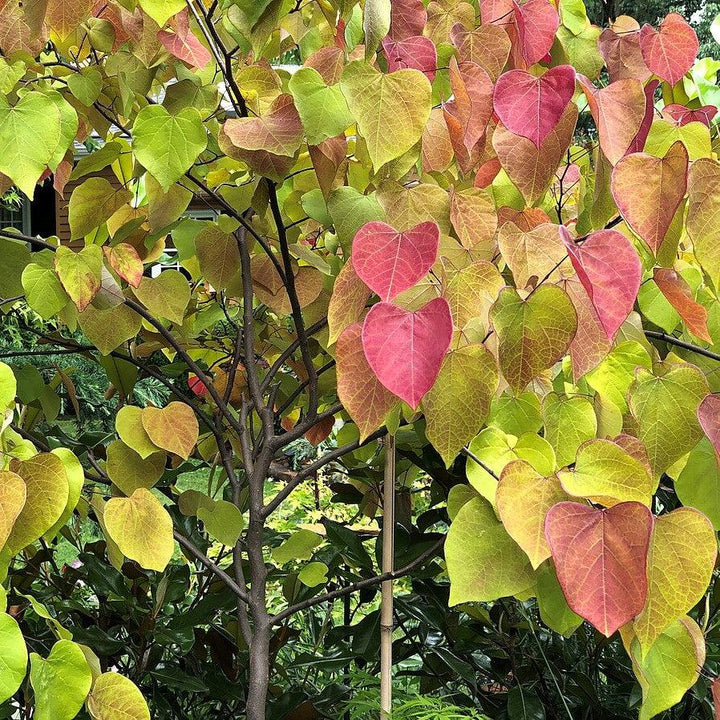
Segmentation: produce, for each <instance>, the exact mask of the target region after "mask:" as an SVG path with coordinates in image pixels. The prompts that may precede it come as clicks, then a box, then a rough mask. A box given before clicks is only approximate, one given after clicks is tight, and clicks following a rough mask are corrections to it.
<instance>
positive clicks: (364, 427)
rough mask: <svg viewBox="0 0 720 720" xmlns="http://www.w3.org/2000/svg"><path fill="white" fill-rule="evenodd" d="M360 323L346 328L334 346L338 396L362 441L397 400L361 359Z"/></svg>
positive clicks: (363, 353)
mask: <svg viewBox="0 0 720 720" xmlns="http://www.w3.org/2000/svg"><path fill="white" fill-rule="evenodd" d="M362 327H363V326H362V323H355V324H353V325H349V326H348V327H346V328H345V330H344V331H343V332H342V334H341V335H340V337H339V338H338V341H337V345H336V346H335V362H336V363H337V378H338V380H337V382H338V397H339V398H340V402H342V404H343V407H344V408H345V409H346V410H347V411H348V413H349V415H350V417H351V418H352V419H353V420H354V422H355V424H356V425H357V426H358V430H359V431H360V439H361V440H364V439H365V438H366V437H367V436H368V435H369V434H370V433H372V432H374V431H375V430H377V429H378V428H379V427H380V426H381V425H382V424H383V423H384V422H385V417H386V415H387V414H388V413H389V412H390V410H392V409H393V407H394V406H395V405H396V404H397V402H398V399H397V397H396V396H395V395H393V394H392V393H391V392H390V391H389V390H388V389H387V388H385V387H384V386H383V385H382V383H381V382H380V381H379V380H378V379H377V378H376V377H375V373H373V371H372V369H371V368H370V366H369V365H368V361H367V360H366V358H365V351H364V350H363V344H362Z"/></svg>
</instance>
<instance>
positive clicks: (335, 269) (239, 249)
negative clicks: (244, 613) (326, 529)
mask: <svg viewBox="0 0 720 720" xmlns="http://www.w3.org/2000/svg"><path fill="white" fill-rule="evenodd" d="M0 48H1V49H2V58H0V90H1V91H2V92H1V94H0V147H2V153H0V173H1V175H0V178H1V179H2V183H3V184H4V187H6V188H7V187H10V186H16V187H17V188H19V189H20V190H21V191H22V192H23V193H24V194H25V195H27V196H28V197H30V198H31V197H32V196H33V194H34V191H35V188H36V185H37V184H38V183H43V182H50V180H48V178H49V177H50V176H52V183H53V185H54V188H55V190H56V191H57V193H59V195H61V196H62V195H63V193H66V194H67V195H68V196H69V228H70V238H71V239H72V243H71V244H69V245H68V244H60V243H59V241H58V238H54V237H51V238H46V239H45V240H46V241H45V242H41V241H38V240H35V241H32V240H30V243H29V244H28V238H21V237H13V235H12V232H9V231H3V233H2V239H1V240H0V245H1V248H0V252H1V253H2V255H1V257H2V266H3V267H2V273H0V296H2V297H3V298H4V299H6V300H7V303H6V304H5V305H4V306H3V307H4V309H5V310H6V311H10V310H11V309H12V308H14V307H17V306H19V305H21V304H26V305H27V306H29V308H30V309H31V310H32V311H34V312H35V313H37V315H39V316H40V317H41V318H43V319H44V320H47V321H50V322H52V323H54V324H55V326H56V327H57V333H56V335H55V341H56V342H57V343H59V344H61V345H62V343H63V342H65V343H66V345H65V347H70V348H71V347H72V346H68V345H67V343H68V342H69V341H68V340H67V338H69V337H70V333H71V332H79V333H82V335H83V336H84V338H85V339H86V342H87V343H89V349H88V348H85V349H84V352H90V353H91V355H92V356H93V357H96V358H97V359H98V362H99V363H100V364H101V365H102V367H104V368H105V369H106V371H107V373H108V377H109V378H110V380H111V382H112V383H113V385H114V387H115V391H116V392H117V394H118V396H119V398H120V400H121V403H122V407H121V409H120V410H119V412H118V413H117V419H116V434H117V437H115V438H112V439H111V441H109V442H108V444H107V446H106V447H105V449H104V460H102V461H101V462H100V464H99V465H98V463H97V462H96V461H94V460H93V462H92V463H89V462H88V457H87V455H86V453H85V451H84V450H83V449H82V448H78V447H76V448H74V452H71V451H70V450H69V449H66V448H62V447H57V448H53V449H51V448H44V447H42V445H40V444H39V443H38V442H34V441H33V437H32V435H28V431H30V430H32V423H33V422H34V420H33V418H37V416H38V414H40V417H43V416H45V417H49V416H51V415H52V412H53V410H52V407H51V405H52V403H49V402H47V392H50V391H49V390H48V391H46V390H45V389H43V390H42V392H40V393H38V394H37V395H36V396H34V397H32V398H30V399H28V398H27V393H22V392H20V393H19V392H18V387H17V383H16V378H15V375H14V374H13V371H12V368H11V367H9V366H6V365H2V366H0V380H1V383H0V390H1V394H0V400H1V404H2V408H3V412H4V418H5V420H4V423H3V431H2V446H3V456H2V457H3V460H2V462H3V469H2V483H1V484H0V493H1V496H0V505H1V506H2V511H3V512H2V513H0V546H2V548H3V551H2V558H3V567H4V568H5V570H6V569H7V567H8V564H9V562H10V561H11V559H12V558H13V557H14V556H16V555H17V554H19V553H27V552H28V548H29V547H32V546H33V545H34V544H36V543H37V542H39V540H40V539H41V538H44V541H46V542H52V540H53V538H54V537H56V535H57V534H58V533H59V532H62V527H63V526H64V524H65V523H66V522H67V521H68V519H69V518H70V516H71V515H72V513H73V512H81V513H85V514H87V513H92V514H93V515H94V516H95V517H96V518H97V520H98V522H99V523H100V525H101V527H102V530H103V532H104V533H105V537H106V539H107V553H108V556H109V561H110V562H112V563H114V564H122V562H123V559H124V558H127V559H129V560H131V561H135V562H137V563H138V564H139V565H141V566H142V567H143V568H146V569H150V570H155V571H158V572H162V571H163V570H164V569H165V568H166V566H167V565H168V563H169V562H171V561H172V558H173V555H174V554H175V553H176V545H175V540H174V522H173V515H172V514H171V513H170V512H169V511H168V508H167V505H168V504H172V505H173V506H174V505H178V507H179V511H180V513H181V514H183V515H185V516H193V517H194V516H197V517H198V518H199V519H200V520H201V521H202V523H203V524H204V528H205V530H206V531H207V532H208V533H209V535H210V536H211V538H212V539H214V540H215V541H216V542H218V543H222V544H224V545H231V546H232V545H236V544H238V542H239V540H241V538H243V537H244V536H245V533H246V531H245V530H244V520H243V513H244V512H245V510H246V505H245V504H244V503H245V500H244V499H243V496H242V494H241V493H238V494H236V495H234V496H232V497H231V496H229V495H226V496H225V498H226V499H223V495H222V493H221V495H220V496H214V497H210V496H209V495H206V494H204V493H201V492H198V491H188V492H189V493H190V494H188V492H186V493H183V494H182V495H179V496H178V494H177V493H175V492H174V491H173V490H172V488H171V489H170V490H169V491H168V492H166V493H165V494H164V495H163V496H162V497H163V502H161V501H160V499H159V495H158V493H156V492H154V490H153V488H154V487H155V485H156V484H157V483H158V481H159V480H160V478H161V477H162V476H163V474H164V473H165V472H166V470H167V469H169V468H171V467H173V466H177V465H178V464H179V463H181V462H182V461H183V460H187V459H188V458H192V457H195V458H198V459H204V460H207V461H208V462H211V461H212V458H213V457H215V455H216V453H217V452H218V448H219V447H220V445H219V444H224V443H225V442H227V441H229V442H230V445H231V447H232V448H233V450H234V452H235V455H234V458H235V459H234V460H233V459H231V460H230V461H229V462H230V464H229V467H226V470H227V472H228V473H230V472H231V471H232V470H233V464H234V466H235V467H236V466H238V465H239V463H240V461H239V458H240V457H241V456H243V453H246V452H247V448H246V446H245V445H243V440H242V439H243V437H246V436H247V434H248V433H249V434H251V435H252V434H253V433H256V432H257V427H258V425H257V422H258V414H260V415H262V413H267V412H269V413H270V416H271V419H272V417H273V416H274V417H276V418H277V419H279V420H281V422H282V427H283V428H285V430H286V431H287V433H288V436H292V433H293V429H294V428H297V427H300V425H299V423H301V422H302V420H303V418H307V417H310V418H313V417H315V415H316V414H317V413H318V409H319V411H320V414H322V412H325V417H324V418H323V422H321V423H320V424H319V425H318V426H316V427H315V428H314V429H313V436H312V437H313V438H314V439H315V441H318V440H322V439H323V438H325V437H327V436H328V434H329V433H330V432H331V430H332V427H333V422H340V423H342V424H344V428H343V432H344V437H345V438H347V439H349V440H353V439H354V440H355V445H354V447H357V446H358V444H360V443H362V442H363V441H364V440H365V439H366V438H370V439H371V440H373V441H374V439H375V438H376V437H377V435H378V433H377V431H378V430H380V431H381V432H384V431H388V432H390V433H395V432H396V431H398V428H400V427H401V426H402V427H403V428H404V429H405V430H410V431H412V432H414V433H416V435H417V437H419V438H420V439H421V441H422V442H429V443H430V444H432V446H433V447H434V448H435V450H436V451H437V452H438V453H439V454H440V456H441V457H442V458H443V460H444V461H445V463H446V464H447V465H448V466H449V465H451V464H453V463H457V462H458V456H459V455H461V454H464V455H465V456H466V462H467V478H468V482H469V486H458V487H456V488H454V489H453V491H452V492H451V493H450V496H449V498H448V511H449V513H450V516H451V517H452V525H451V527H450V530H449V534H448V537H447V542H446V544H445V555H446V560H447V570H448V574H449V578H450V583H451V596H450V601H451V603H452V604H459V603H472V602H477V601H494V600H496V599H498V598H501V597H505V596H516V597H518V598H529V597H532V596H536V597H537V599H538V603H539V606H540V611H541V613H542V617H543V620H544V621H545V623H546V624H547V625H548V626H550V627H551V628H552V629H554V630H555V631H557V632H559V633H562V634H564V635H568V634H570V633H572V632H574V630H575V629H577V627H578V626H579V625H580V623H582V621H583V620H585V621H587V622H588V623H590V624H591V625H592V626H594V627H595V628H596V629H597V630H598V631H599V632H600V633H603V634H604V635H607V636H610V635H612V634H613V633H615V632H617V631H619V632H620V633H621V636H622V640H623V643H624V645H625V648H626V650H627V652H628V654H629V655H630V658H631V659H632V664H633V667H634V669H635V672H636V675H637V678H638V681H639V683H640V685H641V687H642V695H643V701H642V708H641V710H640V717H641V718H650V717H652V716H653V715H655V714H657V713H659V712H661V711H663V710H664V709H666V708H668V707H670V706H672V705H673V704H675V703H677V702H678V701H679V700H680V699H681V698H682V696H683V695H684V693H685V692H686V691H687V690H688V689H689V688H690V687H691V686H692V685H693V684H694V683H695V681H696V679H697V677H698V673H699V671H700V669H701V668H702V666H703V662H704V655H705V649H704V638H703V630H702V629H701V627H700V625H699V624H698V622H697V620H698V619H699V617H698V614H697V612H696V611H694V612H693V609H694V608H695V606H696V605H697V604H698V602H699V601H700V600H701V599H702V598H703V596H704V594H705V592H706V590H707V587H708V584H709V582H710V579H711V576H712V573H713V568H714V565H715V559H716V535H715V533H716V530H718V529H720V470H719V469H718V455H717V453H718V452H719V451H720V401H719V400H718V399H717V397H716V396H715V395H714V394H713V393H714V392H715V391H718V390H720V374H718V373H717V372H716V371H717V363H718V362H719V361H720V358H718V356H717V355H715V353H716V352H717V351H718V349H720V347H716V345H718V346H720V303H719V302H718V295H717V293H718V291H719V290H720V251H719V250H718V247H720V246H719V245H718V233H719V232H720V226H719V224H718V222H719V221H718V218H719V217H720V163H719V162H718V161H717V160H716V158H715V144H716V139H717V132H716V126H715V125H714V116H715V113H716V108H715V107H713V106H709V105H707V104H705V103H704V97H705V95H704V93H707V88H708V86H711V85H712V79H711V78H708V77H707V71H706V69H705V68H704V66H701V61H697V62H696V54H697V50H698V42H697V38H696V36H695V33H694V32H693V30H692V29H691V28H690V26H689V25H688V24H687V22H686V21H685V20H684V19H683V18H682V17H680V16H679V15H677V14H675V13H670V14H668V15H667V17H666V18H665V19H664V20H663V21H662V22H661V23H660V24H659V26H658V27H651V26H649V25H645V26H643V27H639V26H638V25H637V23H635V22H634V21H633V20H632V19H631V18H628V17H620V18H617V19H616V21H615V22H614V24H613V25H612V26H611V27H609V28H604V29H602V28H598V27H595V26H594V25H592V24H591V23H590V22H589V20H588V18H587V15H586V13H585V8H584V6H583V4H582V2H581V0H559V1H556V0H526V2H518V1H517V0H473V1H469V0H431V1H430V2H425V1H421V0H364V2H358V0H318V1H317V2H308V3H305V2H300V1H298V2H295V0H252V1H245V0H240V1H236V2H229V1H226V0H220V1H219V2H218V1H217V0H215V2H213V3H212V4H210V3H207V4H205V5H203V4H198V3H196V2H192V1H189V2H188V3H187V4H186V3H185V2H184V1H183V0H137V2H135V1H134V0H107V2H102V3H98V4H97V5H94V4H93V3H92V2H87V1H83V0H81V1H78V0H50V2H49V3H40V2H34V1H33V0H31V1H29V2H28V1H26V2H23V3H19V2H17V0H2V2H0ZM286 53H290V57H294V58H299V63H300V64H301V67H291V68H288V67H287V66H286V65H281V64H280V63H279V60H278V58H280V57H281V56H283V55H285V54H286ZM78 143H88V147H91V148H92V149H93V152H90V153H89V154H85V155H84V156H82V157H80V158H78V156H77V153H76V152H75V148H77V146H78ZM108 178H110V180H109V179H108ZM111 180H112V181H111ZM71 187H72V191H71V192H68V188H71ZM193 197H195V198H196V199H197V198H201V199H204V201H205V203H206V204H207V205H209V206H210V207H212V208H214V209H215V210H216V211H217V213H218V216H217V218H216V219H214V220H204V221H200V220H192V219H187V217H185V212H186V209H187V208H188V205H189V204H190V202H191V200H192V199H193ZM169 246H174V248H175V249H176V251H177V259H178V261H179V264H180V266H181V269H182V272H180V271H179V270H177V269H167V268H165V269H161V271H160V272H153V273H150V272H148V271H149V270H150V269H151V268H153V267H154V266H157V265H158V263H159V259H160V258H161V256H162V254H163V251H164V249H165V248H166V247H169ZM243 318H244V319H243ZM241 321H242V322H244V325H243V333H242V334H243V335H244V337H245V339H247V338H248V337H250V343H251V345H250V346H249V347H250V349H251V350H253V347H254V353H255V354H254V357H253V356H251V355H248V354H245V355H243V354H242V353H240V354H239V355H237V356H236V355H234V353H235V347H234V343H233V338H232V337H230V336H229V335H228V330H227V328H228V327H229V326H232V325H234V324H236V323H237V322H241ZM63 338H65V339H64V340H63ZM308 338H309V340H308ZM253 342H254V343H255V344H254V346H253V345H252V343H253ZM300 350H302V355H303V357H302V358H300ZM155 352H161V353H165V354H166V355H167V357H168V358H170V359H171V360H173V361H174V362H175V363H178V364H179V366H180V367H181V368H184V371H187V370H192V375H191V377H190V379H189V381H188V384H189V390H188V387H187V386H185V387H181V388H180V389H178V385H177V384H176V383H171V385H170V387H171V389H172V390H173V392H174V394H175V398H174V399H173V401H172V402H171V403H170V404H168V405H167V406H166V407H164V408H156V407H145V408H142V409H141V408H140V407H139V406H137V405H135V404H133V403H132V386H133V383H134V381H135V378H136V377H137V368H138V367H141V368H142V360H143V359H144V358H149V357H151V356H152V354H153V353H155ZM233 358H235V360H236V361H237V360H238V359H242V360H243V363H242V364H240V365H239V366H237V362H236V365H232V363H230V362H229V361H231V360H232V359H233ZM278 363H279V364H278ZM229 364H230V368H229V369H228V365H229ZM275 364H278V365H277V367H276V366H275ZM278 371H280V375H278ZM162 377H163V376H162V375H161V378H162ZM175 377H178V375H176V376H175ZM252 378H254V379H255V380H254V381H253V380H252ZM278 378H280V379H281V380H282V382H280V383H279V384H277V385H275V384H273V382H271V381H275V380H278ZM165 379H167V378H165ZM265 381H267V382H265ZM270 388H272V394H271V395H268V392H269V389H270ZM188 393H189V394H188ZM23 398H24V399H23ZM248 398H251V399H252V403H254V405H248V402H249V400H248ZM267 398H269V399H267ZM266 399H267V401H266ZM221 400H224V403H222V407H221V405H220V401H221ZM258 403H260V404H261V405H262V403H265V405H263V406H262V407H261V405H258ZM313 403H314V405H315V406H314V407H313ZM219 407H220V410H219V409H218V408H219ZM228 407H229V409H228ZM29 408H30V409H32V412H28V409H29ZM248 408H249V409H248ZM218 418H219V420H218ZM253 418H254V421H255V424H253ZM216 421H217V422H216ZM220 421H223V422H225V425H224V426H223V425H222V424H221V423H220ZM351 449H352V448H351ZM77 456H79V457H80V460H82V462H81V461H80V460H79V459H78V457H77ZM90 457H92V456H90ZM223 457H225V456H223ZM245 462H246V463H247V462H248V459H247V457H246V458H245ZM671 481H672V482H671ZM661 482H662V483H664V484H666V485H673V486H674V491H675V493H676V494H677V496H678V498H679V499H680V501H681V502H682V504H683V506H684V507H681V508H679V509H676V510H674V511H673V512H665V511H664V510H663V507H662V505H661V504H660V503H658V502H654V497H655V493H656V491H657V489H658V486H659V484H660V483H661ZM281 500H282V498H280V499H279V500H278V502H279V501H281ZM252 512H253V510H252V509H251V519H252ZM305 532H307V531H305ZM298 542H299V540H298ZM317 542H321V538H317V537H315V538H314V539H313V542H312V543H311V547H309V549H308V548H305V550H304V551H303V552H305V551H307V553H306V554H305V555H304V557H306V558H311V556H312V552H313V547H314V546H315V545H316V544H317ZM238 547H240V545H238ZM287 557H288V558H292V557H296V555H294V554H293V553H290V554H289V555H288V556H287ZM286 559H287V558H285V557H284V555H283V553H274V554H273V561H274V562H275V563H276V564H280V565H282V564H283V562H285V561H286ZM251 562H253V560H252V558H251ZM268 562H269V559H268ZM320 575H321V577H320V578H319V580H318V582H319V583H320V584H322V583H323V582H325V581H326V580H327V578H326V577H325V575H324V571H323V573H320ZM40 612H42V610H40ZM0 625H2V634H1V635H0V645H1V647H2V656H3V662H2V663H0V696H1V697H0V700H4V699H6V698H8V697H10V696H11V695H13V693H15V691H16V690H17V689H18V687H19V686H20V685H21V683H23V682H24V680H25V677H26V673H27V672H28V669H27V667H28V660H27V652H26V649H25V643H24V640H23V637H22V634H21V633H20V632H19V629H18V626H17V623H16V621H15V620H14V618H13V617H11V616H10V615H8V614H6V615H3V616H1V617H0ZM57 635H58V640H57V643H56V645H55V646H54V647H53V648H52V650H51V651H50V653H49V655H48V656H47V657H40V656H39V655H37V654H33V655H31V657H30V661H29V682H30V684H31V686H32V687H33V688H34V691H35V703H36V710H35V717H37V718H53V719H54V720H57V719H59V718H63V719H65V718H67V720H69V719H70V718H72V717H73V716H74V715H75V714H76V713H77V712H78V711H79V710H80V708H81V706H82V704H83V703H86V705H87V708H88V710H89V712H90V713H91V715H92V716H93V717H94V718H96V719H97V720H114V719H115V718H120V717H123V718H125V717H132V718H137V719H138V720H140V719H141V718H147V717H149V715H148V711H147V707H146V706H145V703H144V701H143V699H142V697H141V696H140V694H139V692H138V691H137V689H136V688H135V686H134V685H133V684H132V683H131V682H130V681H129V680H127V679H124V678H123V677H121V676H120V675H115V674H111V673H103V674H101V673H100V672H99V666H98V663H97V661H96V659H94V653H93V651H92V649H91V648H89V647H85V646H82V645H79V644H77V643H75V642H73V640H72V632H71V630H70V629H65V628H62V627H57ZM68 687H72V692H69V691H67V688H68ZM60 690H63V691H62V692H60ZM121 706H122V707H123V708H124V709H120V707H121Z"/></svg>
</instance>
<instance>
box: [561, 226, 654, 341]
mask: <svg viewBox="0 0 720 720" xmlns="http://www.w3.org/2000/svg"><path fill="white" fill-rule="evenodd" d="M561 235H562V238H563V242H564V243H565V247H566V248H567V252H568V255H569V256H570V261H571V262H572V264H573V267H574V268H575V272H576V273H577V274H578V278H579V279H580V282H581V283H582V285H583V287H584V288H585V290H586V291H587V294H588V295H589V297H590V300H591V302H592V304H593V307H594V308H595V311H596V312H597V314H598V317H599V318H600V322H601V323H602V326H603V328H604V329H605V333H606V334H607V337H608V340H612V339H613V338H614V337H615V333H617V331H618V329H619V328H620V326H621V325H622V324H623V323H624V322H625V320H626V318H627V316H628V315H629V314H630V312H631V311H632V309H633V305H634V303H635V299H636V298H637V294H638V290H639V289H640V281H641V279H642V265H641V263H640V258H639V257H638V254H637V252H635V248H634V247H633V246H632V244H631V243H630V241H629V240H628V239H627V238H626V237H625V236H624V235H622V234H621V233H619V232H617V230H598V231H597V232H594V233H590V235H588V236H587V239H586V240H585V241H584V242H583V243H582V244H576V243H575V242H574V241H573V239H572V237H571V236H570V233H569V232H568V231H567V230H566V229H565V228H564V227H563V228H561Z"/></svg>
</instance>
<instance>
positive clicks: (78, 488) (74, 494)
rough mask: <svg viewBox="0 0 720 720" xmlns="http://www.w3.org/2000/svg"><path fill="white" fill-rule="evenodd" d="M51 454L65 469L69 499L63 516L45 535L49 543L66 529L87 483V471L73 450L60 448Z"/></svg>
mask: <svg viewBox="0 0 720 720" xmlns="http://www.w3.org/2000/svg"><path fill="white" fill-rule="evenodd" d="M51 452H52V454H53V455H56V456H57V457H59V458H60V461H61V462H62V464H63V467H64V468H65V475H66V476H67V481H68V499H67V503H66V505H65V509H64V510H63V512H62V515H61V516H60V517H59V518H58V520H57V522H56V523H55V524H54V525H53V526H52V527H51V528H50V529H49V530H48V531H47V532H46V533H45V540H47V541H48V542H50V541H52V540H53V539H54V538H55V535H57V533H58V532H60V529H61V528H62V527H64V526H65V523H66V522H67V521H68V520H69V519H70V516H71V515H72V514H73V511H74V510H75V508H76V506H77V504H78V502H79V500H80V495H81V494H82V488H83V483H84V482H85V471H84V470H83V466H82V465H81V464H80V461H79V460H78V459H77V457H76V456H75V454H74V453H73V452H72V451H71V450H68V449H67V448H62V447H60V448H55V449H54V450H52V451H51Z"/></svg>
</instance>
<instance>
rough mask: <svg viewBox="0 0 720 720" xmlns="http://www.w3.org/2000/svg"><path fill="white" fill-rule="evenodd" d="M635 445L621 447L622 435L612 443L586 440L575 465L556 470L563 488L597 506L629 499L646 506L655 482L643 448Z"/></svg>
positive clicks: (614, 503) (654, 487)
mask: <svg viewBox="0 0 720 720" xmlns="http://www.w3.org/2000/svg"><path fill="white" fill-rule="evenodd" d="M635 444H636V445H638V446H640V447H639V450H638V449H637V448H635V447H633V446H632V445H631V446H630V447H624V446H623V441H622V437H621V438H620V439H618V441H616V442H613V441H612V440H604V439H601V440H588V441H587V442H586V443H584V444H583V445H581V446H580V448H579V449H578V451H577V456H576V458H575V467H574V468H573V469H572V470H561V471H560V472H559V473H558V477H559V478H560V482H561V483H562V486H563V488H565V491H566V492H567V493H569V494H570V495H574V496H575V497H584V498H588V499H590V500H592V501H593V502H595V503H599V504H601V505H607V506H612V505H616V504H617V503H619V502H629V501H633V502H640V503H642V504H643V505H647V506H648V507H649V506H650V500H651V499H652V495H653V492H654V491H655V489H656V487H657V483H656V482H654V481H653V479H652V476H651V475H650V467H649V464H648V460H647V455H646V453H645V449H644V448H643V447H642V445H641V443H638V442H637V441H636V442H635ZM631 451H632V452H631ZM636 453H637V455H636Z"/></svg>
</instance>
